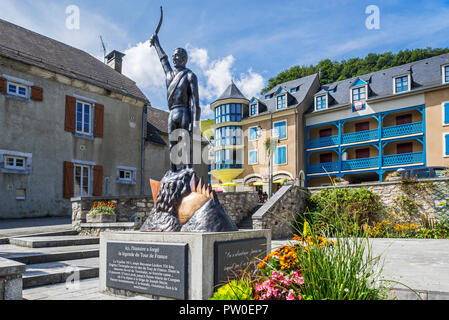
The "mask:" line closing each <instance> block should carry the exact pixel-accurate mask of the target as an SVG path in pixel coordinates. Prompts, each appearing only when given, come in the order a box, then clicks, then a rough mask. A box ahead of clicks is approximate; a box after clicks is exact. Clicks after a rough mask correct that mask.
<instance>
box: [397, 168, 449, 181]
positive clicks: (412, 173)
mask: <svg viewBox="0 0 449 320" xmlns="http://www.w3.org/2000/svg"><path fill="white" fill-rule="evenodd" d="M447 169H448V168H447V167H426V168H417V169H405V170H398V172H399V173H400V174H402V177H403V178H405V177H407V178H414V179H427V178H443V177H444V175H443V171H445V170H447Z"/></svg>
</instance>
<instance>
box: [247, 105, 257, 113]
mask: <svg viewBox="0 0 449 320" xmlns="http://www.w3.org/2000/svg"><path fill="white" fill-rule="evenodd" d="M249 107H250V115H251V116H255V115H256V114H257V102H256V103H251V105H250V106H249Z"/></svg>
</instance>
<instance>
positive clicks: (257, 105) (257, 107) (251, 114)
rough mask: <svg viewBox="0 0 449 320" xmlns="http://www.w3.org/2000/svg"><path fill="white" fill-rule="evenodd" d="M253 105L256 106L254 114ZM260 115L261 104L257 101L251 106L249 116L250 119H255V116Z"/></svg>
mask: <svg viewBox="0 0 449 320" xmlns="http://www.w3.org/2000/svg"><path fill="white" fill-rule="evenodd" d="M253 105H256V113H254V114H253V113H252V110H253V108H252V106H253ZM258 114H259V103H258V102H257V101H256V102H253V103H250V104H249V116H250V117H254V116H257V115H258Z"/></svg>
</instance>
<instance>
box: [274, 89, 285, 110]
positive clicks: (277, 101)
mask: <svg viewBox="0 0 449 320" xmlns="http://www.w3.org/2000/svg"><path fill="white" fill-rule="evenodd" d="M280 97H284V99H285V106H283V107H282V108H279V100H278V99H279V98H280ZM284 109H287V93H282V94H279V95H277V96H276V110H284Z"/></svg>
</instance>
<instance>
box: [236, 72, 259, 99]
mask: <svg viewBox="0 0 449 320" xmlns="http://www.w3.org/2000/svg"><path fill="white" fill-rule="evenodd" d="M235 84H236V85H237V87H238V88H239V89H240V90H241V91H242V93H243V94H244V95H245V96H246V97H247V98H248V99H251V98H252V97H257V96H259V94H260V91H261V90H262V89H263V88H264V87H265V79H264V78H263V77H262V76H261V75H260V74H258V73H256V72H254V71H253V70H252V69H251V68H250V69H249V70H248V73H242V74H240V80H237V81H236V83H235Z"/></svg>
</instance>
